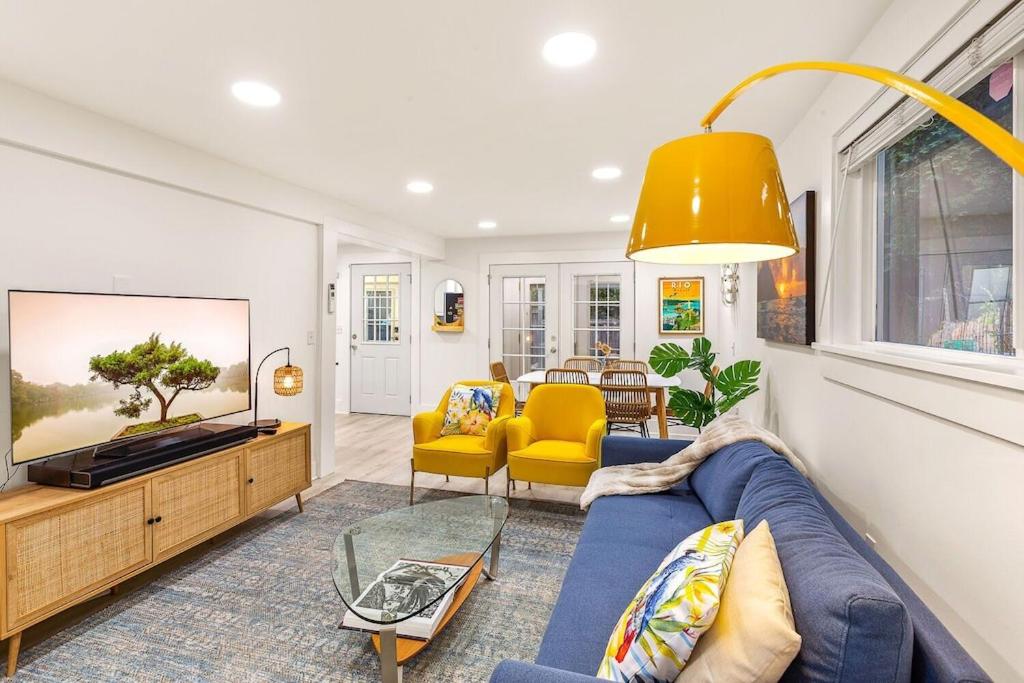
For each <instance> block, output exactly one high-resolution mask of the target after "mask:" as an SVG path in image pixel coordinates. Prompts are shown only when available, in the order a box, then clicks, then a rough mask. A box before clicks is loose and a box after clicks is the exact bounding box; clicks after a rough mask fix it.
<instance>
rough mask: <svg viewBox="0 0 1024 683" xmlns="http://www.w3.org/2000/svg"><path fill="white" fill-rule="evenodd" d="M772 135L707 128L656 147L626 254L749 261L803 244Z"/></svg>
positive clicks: (662, 258)
mask: <svg viewBox="0 0 1024 683" xmlns="http://www.w3.org/2000/svg"><path fill="white" fill-rule="evenodd" d="M799 249H800V247H799V244H798V243H797V237H796V231H795V229H794V227H793V217H792V216H791V215H790V213H789V201H788V200H787V199H786V190H785V188H784V187H783V186H782V176H781V174H780V172H779V162H778V159H776V157H775V150H774V149H773V147H772V143H771V140H769V139H768V138H766V137H764V136H763V135H755V134H754V133H710V132H709V133H702V134H699V135H692V136H690V137H685V138H680V139H678V140H673V141H672V142H669V143H667V144H665V145H662V146H661V147H659V148H657V149H656V150H654V152H652V153H651V159H650V161H649V162H648V164H647V174H646V176H645V177H644V184H643V189H642V190H641V191H640V202H639V203H638V205H637V209H636V214H635V218H634V220H633V232H632V234H631V235H630V237H629V245H628V247H627V248H626V256H628V257H629V258H631V259H633V260H636V261H646V262H649V263H690V264H704V263H745V262H748V261H767V260H771V259H777V258H782V257H784V256H790V255H792V254H795V253H796V252H797V251H799Z"/></svg>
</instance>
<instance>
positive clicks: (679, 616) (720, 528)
mask: <svg viewBox="0 0 1024 683" xmlns="http://www.w3.org/2000/svg"><path fill="white" fill-rule="evenodd" d="M742 539H743V520H735V521H731V522H719V523H718V524H712V525H711V526H709V527H707V528H706V529H702V530H701V531H698V532H697V533H695V534H693V535H691V536H689V537H688V538H686V539H685V540H684V541H683V542H682V543H680V544H679V545H677V546H676V547H675V548H674V549H673V550H672V552H670V553H669V554H668V556H667V557H666V558H665V559H664V560H662V562H661V566H659V567H658V570H657V571H656V572H654V575H653V576H652V577H651V578H649V579H648V580H647V582H646V583H645V584H644V585H643V586H641V587H640V591H639V592H638V593H637V594H636V597H635V598H633V601H632V602H631V603H629V607H627V608H626V611H625V613H624V614H623V615H622V617H620V618H619V623H618V624H616V626H615V630H614V631H612V635H611V638H609V639H608V648H607V649H606V650H605V655H604V659H603V660H602V661H601V668H600V669H598V672H597V677H598V678H604V679H607V680H611V681H624V682H626V681H628V682H629V683H662V682H665V683H672V681H675V680H676V677H677V676H678V675H679V672H680V671H682V670H683V667H684V666H685V665H686V660H687V659H689V658H690V653H691V652H693V647H694V645H696V644H697V638H699V637H700V635H701V634H702V633H704V632H705V631H706V630H708V628H710V627H711V624H712V622H714V620H715V616H716V615H717V614H718V605H719V601H720V599H721V596H722V591H723V590H724V589H725V582H726V579H728V577H729V568H730V567H731V566H732V558H733V556H734V555H735V554H736V548H737V547H738V546H739V544H740V541H741V540H742Z"/></svg>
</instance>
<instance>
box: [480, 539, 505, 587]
mask: <svg viewBox="0 0 1024 683" xmlns="http://www.w3.org/2000/svg"><path fill="white" fill-rule="evenodd" d="M500 552H501V534H500V533H499V534H498V535H497V536H495V537H494V543H492V544H491V564H490V568H489V569H484V570H483V572H484V576H486V577H487V578H488V579H490V580H491V581H494V580H495V579H496V578H498V555H499V553H500Z"/></svg>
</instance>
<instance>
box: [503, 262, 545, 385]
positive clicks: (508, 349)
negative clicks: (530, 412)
mask: <svg viewBox="0 0 1024 683" xmlns="http://www.w3.org/2000/svg"><path fill="white" fill-rule="evenodd" d="M546 289H547V287H546V281H545V278H543V277H525V276H522V277H503V278H501V309H502V319H501V320H502V323H501V334H502V346H501V349H502V354H501V359H502V361H503V362H504V363H505V368H506V370H507V371H508V373H509V377H519V376H521V375H523V374H525V373H527V372H530V371H531V370H543V369H544V358H545V356H544V326H545V323H546V316H547V306H546V303H547V302H546V301H545V294H546Z"/></svg>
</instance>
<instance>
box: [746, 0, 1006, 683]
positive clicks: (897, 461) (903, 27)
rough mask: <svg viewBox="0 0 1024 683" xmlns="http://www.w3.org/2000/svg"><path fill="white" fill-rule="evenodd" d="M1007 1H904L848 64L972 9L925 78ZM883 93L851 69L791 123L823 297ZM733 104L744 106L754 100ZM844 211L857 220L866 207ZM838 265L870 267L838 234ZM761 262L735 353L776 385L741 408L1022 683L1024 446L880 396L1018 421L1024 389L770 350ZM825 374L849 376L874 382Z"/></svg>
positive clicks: (881, 54) (898, 50) (898, 63)
mask: <svg viewBox="0 0 1024 683" xmlns="http://www.w3.org/2000/svg"><path fill="white" fill-rule="evenodd" d="M1005 4H1006V3H1004V2H986V1H984V0H982V1H981V2H978V3H964V2H961V1H960V0H897V2H895V3H893V6H892V7H891V8H890V10H889V11H888V12H887V13H886V14H885V15H884V17H883V18H882V19H881V20H880V22H879V23H878V25H877V26H876V27H875V28H874V29H873V30H872V31H871V33H870V34H869V35H868V36H867V38H866V39H865V41H864V43H863V44H862V45H861V47H860V48H858V50H857V51H856V52H855V54H854V55H852V56H851V59H850V61H854V62H863V63H868V64H875V65H878V66H883V67H888V68H891V69H900V68H901V67H903V66H904V65H905V64H906V63H907V62H908V61H909V60H910V59H911V58H912V56H913V55H914V54H915V53H917V52H918V51H919V50H921V49H922V48H923V47H924V46H925V45H926V43H928V41H929V40H931V39H932V38H933V37H934V36H936V35H939V34H941V33H943V27H944V26H945V25H946V24H947V22H949V21H950V20H951V19H952V18H953V17H954V16H955V15H956V14H957V13H958V12H960V11H961V10H964V9H965V8H970V9H969V11H967V13H966V16H965V18H964V19H963V20H962V21H961V22H960V23H959V24H958V25H957V27H956V28H955V29H954V30H951V31H949V32H948V33H945V34H944V36H943V37H942V38H941V39H940V41H939V42H940V46H941V45H944V46H946V48H945V49H944V50H942V49H939V50H935V51H931V52H929V53H928V55H926V56H925V57H924V58H922V59H920V60H918V61H917V62H916V63H915V64H914V65H913V66H912V68H911V69H910V73H911V75H914V76H917V77H923V76H924V75H926V74H927V73H928V72H929V71H931V70H932V69H933V68H935V67H936V66H937V64H938V63H939V61H941V58H942V57H941V53H942V52H945V54H946V55H948V54H949V53H950V50H954V49H955V48H956V46H957V45H959V44H960V43H962V42H963V41H964V40H965V39H966V38H967V37H969V36H970V35H971V34H973V33H974V32H975V31H977V30H978V29H979V28H981V26H983V25H984V24H985V23H986V21H987V20H989V19H990V18H991V17H993V16H994V15H995V13H997V12H998V11H999V10H1000V9H1001V6H1003V5H1005ZM972 6H973V7H972ZM790 78H799V76H790ZM759 87H761V88H770V87H771V82H767V83H764V84H762V85H760V86H759ZM876 91H877V85H875V84H872V83H870V82H867V81H860V80H858V79H854V78H851V77H848V76H840V77H838V78H837V79H836V80H835V81H834V82H833V83H832V84H831V86H830V87H829V88H828V89H827V90H826V91H825V93H824V94H823V95H822V97H821V98H820V99H819V100H818V101H817V102H816V103H815V104H814V105H813V106H812V107H811V108H810V110H809V111H808V113H807V115H806V117H805V118H804V120H803V121H801V122H800V123H799V124H798V125H797V127H796V128H795V129H794V130H793V131H792V133H791V134H790V135H789V136H788V137H787V138H786V139H785V140H783V141H776V142H777V147H778V153H779V159H780V162H781V164H782V171H783V176H784V178H785V181H786V187H787V190H788V191H789V193H790V195H791V196H796V195H797V194H798V193H800V192H802V191H804V190H806V189H815V190H818V192H819V226H823V227H820V228H819V245H822V246H821V247H820V248H819V250H818V256H819V258H818V273H819V280H818V291H819V292H821V286H822V278H823V277H824V272H825V267H826V262H827V251H828V243H827V239H825V237H826V235H825V233H827V232H828V225H829V220H830V218H831V215H832V211H833V210H834V205H833V191H832V187H833V184H834V177H833V166H832V164H833V154H832V150H833V136H835V135H836V134H837V133H838V132H839V131H840V129H841V128H842V127H843V125H844V124H845V123H846V122H847V121H848V120H850V119H851V117H852V116H853V115H854V114H856V113H857V111H858V110H859V109H860V108H861V107H862V106H863V105H864V104H866V103H867V102H868V100H869V99H870V98H871V96H872V95H873V94H875V92H876ZM733 106H734V107H742V106H744V104H743V99H742V98H740V100H739V101H737V102H736V103H735V104H734V105H733ZM847 201H850V200H849V197H848V198H847ZM843 213H844V215H853V216H854V217H855V219H856V220H859V218H858V217H857V216H858V214H857V208H856V207H855V206H853V205H847V206H845V207H844V210H843ZM839 259H840V270H845V271H847V272H851V271H856V270H858V269H860V268H862V267H863V263H862V262H861V260H860V256H859V255H858V253H857V250H856V249H855V248H853V247H852V246H851V245H850V244H849V243H848V241H844V242H841V244H840V249H839ZM754 272H755V271H754V268H753V267H750V266H748V267H744V268H743V270H742V276H743V278H744V279H743V282H742V284H741V301H740V302H739V305H738V306H737V307H736V308H735V309H734V310H733V311H732V324H733V331H734V334H735V337H736V341H737V351H738V353H739V354H740V355H741V356H750V357H759V358H761V359H762V360H763V361H764V368H765V370H764V379H763V382H762V389H763V391H762V392H761V394H759V395H756V396H754V397H753V398H752V399H751V400H750V401H748V402H747V403H746V404H745V405H744V406H743V407H742V409H743V411H744V412H746V413H747V414H749V415H752V416H754V417H755V418H757V419H759V420H761V421H762V422H764V423H766V424H768V425H769V426H770V427H772V428H774V429H775V430H776V431H778V432H779V433H780V435H781V436H782V438H783V439H784V440H785V441H786V442H787V443H788V444H789V445H790V446H791V447H792V448H793V449H794V450H795V451H796V452H797V453H798V454H799V455H800V456H801V457H802V458H803V459H804V460H805V461H806V462H807V463H808V465H809V467H810V469H811V471H812V474H813V478H814V479H815V480H816V482H817V484H818V485H819V487H820V488H821V489H822V490H823V491H824V492H825V493H826V494H827V495H828V496H829V498H830V499H831V500H832V501H833V502H834V503H835V504H836V505H837V507H838V508H839V509H840V510H842V511H843V512H844V514H846V516H847V518H848V519H849V520H850V521H851V522H852V523H853V524H854V525H855V526H856V527H857V528H858V529H859V530H860V531H862V532H869V533H870V534H871V535H872V536H873V537H874V538H876V539H877V540H878V546H877V549H878V550H879V552H880V553H881V554H882V555H883V556H884V557H885V558H886V559H887V561H889V562H890V563H891V564H892V565H893V566H894V567H895V568H896V569H897V570H898V571H900V573H901V574H902V575H903V576H904V578H906V580H907V581H908V582H909V583H910V584H911V586H912V587H913V588H914V589H915V591H916V592H917V593H918V594H919V595H920V596H921V597H922V598H923V599H924V600H925V601H926V602H927V603H928V605H929V607H931V609H932V610H933V611H935V613H936V614H937V615H938V616H939V618H940V619H941V620H942V621H943V622H944V623H945V624H946V625H947V627H949V629H950V630H951V631H952V632H953V633H954V635H955V636H956V637H957V638H958V639H959V640H960V642H961V643H963V644H964V646H965V647H966V648H967V649H968V651H969V652H970V653H971V654H972V655H973V656H974V657H975V658H976V659H977V660H978V661H979V662H980V663H981V664H982V666H984V667H985V668H986V670H987V671H988V673H989V674H990V675H992V676H993V678H995V680H1000V681H1003V680H1022V679H1024V650H1022V649H1021V648H1020V644H1021V643H1022V642H1024V628H1022V626H1021V622H1020V620H1019V618H1018V617H1017V615H1019V614H1021V613H1022V612H1024V586H1022V585H1021V583H1020V576H1021V572H1022V570H1024V546H1022V545H1021V543H1020V542H1019V541H1020V539H1022V538H1024V496H1021V488H1022V487H1024V449H1022V448H1021V447H1020V446H1017V445H1014V444H1013V443H1010V442H1009V441H1006V440H1001V439H999V438H996V437H993V436H989V435H986V434H984V433H982V432H979V431H976V430H973V429H970V428H968V427H965V426H963V425H962V424H959V423H958V422H957V421H956V420H952V419H944V418H941V417H937V416H935V415H932V414H929V413H928V412H925V411H923V410H920V409H916V408H914V407H909V406H907V405H901V404H900V403H899V402H898V401H894V400H891V399H890V398H882V397H880V396H879V395H877V394H886V392H887V391H888V390H889V389H892V388H893V387H908V390H909V391H913V392H915V393H916V394H917V395H919V396H922V397H929V396H930V397H931V398H933V399H934V398H940V399H942V400H943V401H945V402H948V403H950V404H955V405H956V406H957V407H959V408H960V409H961V410H962V411H964V412H972V411H973V412H975V413H977V414H981V413H985V412H989V411H991V410H994V409H995V407H996V406H998V405H1010V403H1011V402H1015V405H1016V406H1017V410H1018V413H1017V414H1018V416H1019V408H1020V406H1021V405H1024V399H1022V397H1021V395H1020V393H1018V392H1012V391H1008V390H1005V389H1004V390H999V389H995V388H993V387H988V386H984V385H981V384H974V383H971V382H966V381H963V380H951V379H948V378H937V377H928V376H924V375H922V374H921V373H917V372H914V371H911V370H905V369H898V368H893V367H889V366H882V365H878V364H874V363H869V362H865V361H858V360H854V359H847V358H841V357H837V356H834V355H830V354H824V353H820V352H816V351H812V350H811V349H807V348H803V347H795V346H787V345H773V344H765V343H764V342H762V341H759V340H757V339H756V338H755V337H756V315H755V309H756V302H755V299H756V287H755V275H754ZM836 295H837V299H836V300H835V302H834V304H835V305H834V306H833V308H832V310H834V311H836V312H837V313H836V328H837V329H839V330H842V329H845V328H846V327H847V323H846V321H845V320H844V317H845V318H848V317H851V316H854V315H856V314H855V313H854V311H855V310H856V308H855V307H854V306H855V302H856V297H857V296H858V294H857V292H851V291H849V288H847V289H846V290H845V291H844V289H843V287H842V286H840V288H839V289H838V290H836ZM827 322H828V321H826V325H825V329H828V324H827ZM828 377H847V378H850V379H849V384H856V385H857V386H859V387H861V388H859V389H853V388H851V387H850V386H848V384H843V383H839V382H838V381H835V380H832V379H829V378H828ZM865 389H867V390H865ZM890 396H891V394H890ZM964 421H967V420H964Z"/></svg>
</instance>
